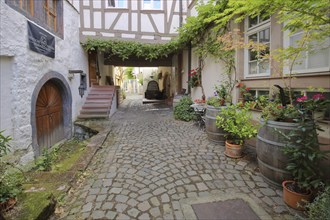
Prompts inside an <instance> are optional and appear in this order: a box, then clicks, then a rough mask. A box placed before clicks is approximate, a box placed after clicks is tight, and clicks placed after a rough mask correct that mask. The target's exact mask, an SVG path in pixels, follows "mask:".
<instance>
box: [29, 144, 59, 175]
mask: <svg viewBox="0 0 330 220" xmlns="http://www.w3.org/2000/svg"><path fill="white" fill-rule="evenodd" d="M58 150H59V148H58V147H54V149H53V150H49V149H47V148H44V149H43V151H42V155H41V156H39V157H38V158H37V160H36V161H35V164H36V169H37V170H40V171H50V170H51V169H52V165H53V163H54V161H55V160H56V159H57V157H58V154H57V153H58Z"/></svg>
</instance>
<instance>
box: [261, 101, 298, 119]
mask: <svg viewBox="0 0 330 220" xmlns="http://www.w3.org/2000/svg"><path fill="white" fill-rule="evenodd" d="M261 117H262V118H263V119H265V120H274V121H284V122H293V121H294V120H296V119H297V118H298V117H299V111H298V109H297V108H296V107H294V106H293V105H286V106H282V104H281V103H279V102H269V103H268V105H266V106H265V107H264V108H263V109H262V113H261Z"/></svg>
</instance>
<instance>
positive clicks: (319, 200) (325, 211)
mask: <svg viewBox="0 0 330 220" xmlns="http://www.w3.org/2000/svg"><path fill="white" fill-rule="evenodd" d="M329 207H330V186H327V187H326V188H325V190H324V191H322V192H321V193H320V194H319V195H318V196H317V197H316V198H315V200H314V201H313V202H312V203H309V204H307V206H306V208H307V210H308V219H310V220H321V219H323V220H329V219H330V209H329Z"/></svg>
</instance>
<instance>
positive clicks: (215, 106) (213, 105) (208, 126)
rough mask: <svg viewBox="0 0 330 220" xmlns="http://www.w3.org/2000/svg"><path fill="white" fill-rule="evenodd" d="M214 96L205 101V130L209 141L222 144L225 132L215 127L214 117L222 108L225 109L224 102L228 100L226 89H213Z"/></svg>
mask: <svg viewBox="0 0 330 220" xmlns="http://www.w3.org/2000/svg"><path fill="white" fill-rule="evenodd" d="M214 89H215V91H214V96H213V97H210V98H209V99H208V100H207V101H206V104H207V106H206V114H205V130H206V133H207V137H208V139H209V140H211V141H213V142H215V143H220V144H224V143H225V140H226V138H225V134H226V132H225V131H224V130H223V129H222V128H219V127H217V126H216V116H217V115H218V114H219V112H221V111H222V110H223V109H224V108H226V106H225V104H226V100H227V98H228V88H227V87H226V86H225V85H220V86H215V87H214Z"/></svg>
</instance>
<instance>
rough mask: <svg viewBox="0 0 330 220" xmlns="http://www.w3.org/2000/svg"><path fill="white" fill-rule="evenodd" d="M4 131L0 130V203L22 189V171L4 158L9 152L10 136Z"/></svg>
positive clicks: (13, 196) (14, 195)
mask: <svg viewBox="0 0 330 220" xmlns="http://www.w3.org/2000/svg"><path fill="white" fill-rule="evenodd" d="M3 132H4V131H1V132H0V203H2V202H5V201H7V200H8V199H10V198H15V197H16V196H17V195H18V194H19V193H20V192H21V191H22V188H21V186H22V181H23V175H22V173H18V172H15V171H17V170H18V171H20V170H19V169H18V168H16V167H15V165H14V164H13V163H10V162H7V161H5V160H4V156H6V155H7V153H8V152H9V147H10V145H9V141H11V140H12V138H11V137H10V136H4V135H3Z"/></svg>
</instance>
